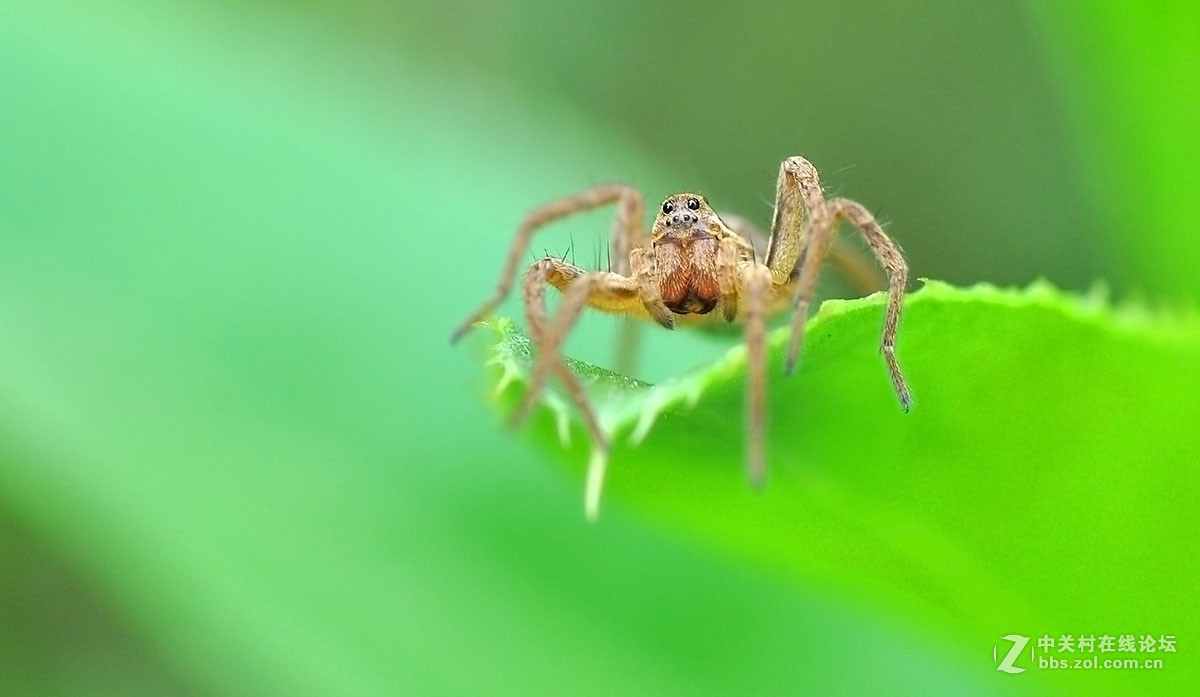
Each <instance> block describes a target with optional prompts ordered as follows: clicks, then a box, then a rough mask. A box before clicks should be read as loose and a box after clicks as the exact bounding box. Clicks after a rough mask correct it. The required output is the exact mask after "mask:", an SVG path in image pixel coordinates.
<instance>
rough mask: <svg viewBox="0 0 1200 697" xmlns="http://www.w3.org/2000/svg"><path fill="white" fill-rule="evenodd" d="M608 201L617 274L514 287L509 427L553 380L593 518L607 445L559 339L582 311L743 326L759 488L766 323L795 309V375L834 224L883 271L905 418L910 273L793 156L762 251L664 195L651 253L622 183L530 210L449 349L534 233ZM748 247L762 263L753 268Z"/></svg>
mask: <svg viewBox="0 0 1200 697" xmlns="http://www.w3.org/2000/svg"><path fill="white" fill-rule="evenodd" d="M612 202H616V203H617V219H616V221H615V225H614V229H613V239H612V247H613V249H612V259H613V271H585V270H583V269H580V268H578V267H576V266H574V265H572V264H568V263H567V262H566V261H565V260H563V259H559V258H555V257H545V258H543V259H539V260H538V261H536V262H534V263H533V265H532V266H530V267H529V270H528V271H526V272H525V279H524V281H523V283H522V288H523V290H524V296H525V316H526V319H527V321H528V323H529V334H530V339H531V340H532V341H533V344H534V346H535V347H536V348H537V358H536V360H535V363H534V368H533V372H532V376H531V378H530V383H529V390H528V392H527V393H526V395H525V399H524V402H523V404H522V405H521V406H520V407H519V408H518V409H517V411H516V412H514V422H516V423H519V422H520V421H522V420H523V419H524V417H525V416H526V415H527V414H528V412H529V410H530V409H531V408H532V405H533V404H534V403H535V400H536V399H537V397H538V395H539V393H540V392H541V390H542V389H544V388H545V386H546V381H547V379H548V377H549V374H550V373H554V375H556V376H557V377H558V378H559V379H560V380H561V381H562V383H563V385H564V386H565V387H566V390H567V394H568V395H569V396H570V398H571V400H572V401H573V402H574V403H575V405H576V406H577V407H578V408H579V410H580V412H581V413H582V414H583V417H584V421H585V422H586V424H587V428H588V430H589V431H590V432H591V436H592V439H593V441H594V444H595V450H594V455H593V458H592V464H591V466H590V468H589V474H588V492H587V496H586V500H587V511H588V514H589V515H592V516H594V515H595V513H596V510H597V507H598V505H599V492H600V486H601V482H602V481H603V476H604V468H605V466H606V461H607V453H608V447H609V445H608V441H607V439H606V437H605V435H604V431H603V429H601V427H600V423H599V421H598V420H597V418H596V415H595V412H594V411H593V409H592V407H591V405H590V404H589V403H588V399H587V395H586V394H585V392H584V389H583V386H582V385H581V384H580V383H579V381H578V379H577V378H576V377H575V375H574V374H572V373H571V371H570V369H568V368H567V366H566V364H565V363H564V362H563V360H562V357H561V355H560V349H561V347H562V344H563V341H564V339H565V337H566V335H567V332H569V331H570V329H571V327H572V325H573V324H574V323H575V321H576V320H577V319H578V317H579V314H580V312H582V310H583V308H584V307H585V306H590V307H592V308H595V309H597V310H601V311H603V312H609V313H613V314H618V315H625V316H628V317H633V318H639V319H652V320H654V321H655V322H658V323H659V324H660V325H662V326H664V327H666V328H667V329H673V328H675V326H676V325H691V326H694V325H701V324H705V323H712V322H720V321H723V322H732V321H734V320H741V321H742V322H743V323H744V324H745V332H746V352H747V365H748V379H747V385H746V387H747V399H746V420H747V425H748V428H749V431H750V433H749V437H748V441H747V465H748V469H749V475H750V479H751V481H752V482H754V483H755V484H759V483H761V482H762V480H763V478H764V476H765V461H766V460H765V458H766V455H765V443H764V434H765V428H766V414H765V413H764V412H765V405H766V366H765V360H766V356H765V343H766V340H765V337H766V331H767V315H768V314H774V313H777V312H781V311H784V310H786V309H787V308H788V307H789V306H791V307H792V308H793V310H792V333H791V341H790V342H789V344H788V350H787V362H786V366H785V371H786V372H787V373H791V372H792V371H793V370H794V369H795V367H796V362H797V360H798V358H799V355H800V346H801V343H802V341H803V339H804V324H805V320H806V319H807V317H808V309H809V303H810V302H811V300H812V294H813V288H814V287H815V285H816V282H817V274H818V272H819V271H820V268H821V264H822V262H823V261H824V260H825V258H826V256H827V255H829V254H830V251H831V243H832V242H833V236H834V232H835V230H836V228H837V225H838V223H839V222H841V221H843V220H845V221H847V222H849V223H850V224H851V225H853V226H854V227H856V228H857V229H858V230H859V232H860V233H862V236H863V238H864V239H865V240H866V242H867V244H868V245H869V246H870V247H871V249H872V250H873V251H874V253H875V256H876V257H877V258H878V259H879V262H880V264H882V265H883V267H884V269H885V270H886V271H887V274H888V305H887V311H886V314H885V316H884V322H883V341H882V345H881V350H882V352H883V356H884V360H885V361H886V362H887V367H888V371H889V372H890V373H891V378H892V385H893V386H894V387H895V390H896V395H897V396H898V397H899V399H900V404H901V406H903V407H904V410H905V411H908V409H909V406H910V405H911V399H910V397H909V393H908V387H907V386H906V385H905V383H904V376H903V375H902V374H901V372H900V366H899V364H898V363H897V362H896V355H895V340H896V326H897V323H898V322H899V320H900V304H901V300H902V299H903V297H904V288H905V283H906V282H907V277H908V265H907V264H906V263H905V262H904V257H903V256H902V255H901V253H900V250H899V249H898V248H897V247H896V245H895V244H894V243H893V242H892V241H891V239H890V238H888V236H887V235H886V234H884V232H883V228H882V227H880V225H879V223H878V222H876V221H875V218H874V217H873V216H872V215H871V213H870V212H869V211H867V209H866V208H864V207H863V206H862V204H859V203H856V202H854V201H850V200H848V199H844V198H835V199H831V200H828V201H827V200H825V197H824V195H823V194H822V193H821V184H820V180H819V179H818V177H817V170H816V168H815V167H813V166H812V164H811V163H810V162H809V161H808V160H806V159H804V158H803V157H799V156H796V157H789V158H788V159H786V160H784V161H783V164H782V165H781V166H780V168H779V179H778V182H777V184H776V197H775V214H774V216H773V219H772V221H771V236H770V239H769V240H766V241H765V242H764V239H763V235H762V233H761V232H759V231H757V230H755V229H754V228H753V226H751V225H749V224H747V223H746V222H745V221H743V220H741V219H740V218H736V217H735V216H726V217H727V218H728V219H729V221H730V222H732V223H733V227H730V226H729V225H727V224H726V223H725V222H724V221H722V219H721V217H720V216H718V215H717V213H716V212H715V211H713V209H712V208H710V207H709V205H708V201H706V200H705V199H704V197H703V196H701V195H699V194H692V193H682V194H675V195H673V196H669V197H667V199H666V200H665V201H663V204H662V208H661V210H660V212H659V214H658V216H657V217H656V218H655V220H654V227H653V228H652V229H651V230H650V240H649V244H647V240H646V236H645V233H644V231H643V228H642V215H643V204H642V195H641V194H640V193H639V192H638V191H637V190H635V189H633V188H631V187H628V186H624V185H621V184H605V185H601V186H596V187H593V188H591V189H588V190H586V191H583V192H580V193H578V194H575V195H574V196H568V197H566V198H562V199H559V200H557V201H554V202H552V203H549V204H546V205H544V206H542V207H540V208H537V209H534V210H533V211H532V212H530V213H529V214H528V215H527V216H526V217H525V219H524V220H523V221H522V223H521V226H520V227H519V228H518V230H517V234H516V239H515V240H514V241H513V244H512V247H511V248H510V249H509V252H508V259H507V261H506V262H505V264H504V270H503V271H501V273H500V281H499V283H497V286H496V292H495V293H494V294H493V295H492V297H491V298H490V299H489V300H487V302H485V303H483V305H482V306H481V307H480V308H479V309H478V310H476V311H475V312H474V313H472V314H471V316H470V317H468V318H467V319H466V321H464V322H463V323H462V324H461V325H460V326H459V327H458V329H456V330H455V332H454V334H453V336H452V339H451V340H452V341H457V340H458V339H459V338H460V337H461V336H462V335H463V334H465V333H466V332H467V331H468V330H469V329H470V328H471V327H472V326H473V325H474V324H475V323H476V322H478V321H479V320H481V319H483V318H484V317H486V316H487V315H488V313H490V312H491V311H492V310H493V309H494V308H495V307H496V305H498V304H499V303H500V302H501V301H502V300H503V299H504V298H505V297H506V296H507V295H508V292H509V291H510V290H511V288H512V284H513V279H514V277H515V275H516V271H517V264H518V262H519V260H520V258H521V255H522V254H523V253H524V250H525V249H526V248H527V247H528V246H529V240H530V238H531V237H532V235H533V232H534V231H535V230H536V229H537V228H539V227H541V226H543V225H545V224H547V223H550V222H552V221H554V220H557V219H559V218H562V217H564V216H567V215H570V214H572V213H578V212H581V211H585V210H589V209H592V208H595V207H597V206H601V205H604V204H607V203H612ZM734 228H736V229H737V230H736V231H735V229H734ZM756 248H757V249H758V254H759V255H763V256H764V261H761V262H760V261H758V258H757V256H756V253H755V250H756ZM833 250H834V253H833V255H832V257H833V259H834V261H835V262H838V263H839V265H840V266H842V267H843V268H844V269H846V270H848V271H850V274H851V275H852V276H854V275H856V276H858V277H859V278H860V279H861V278H862V277H863V270H862V266H861V264H857V265H856V264H855V262H854V261H853V260H852V259H849V258H847V257H846V256H845V255H844V253H839V252H838V251H837V248H836V247H834V248H833ZM866 273H867V274H868V275H869V274H870V272H869V271H868V272H866ZM860 282H861V281H860ZM547 284H549V285H552V286H554V287H555V288H557V289H558V290H559V291H561V292H562V293H563V296H564V297H563V302H562V304H561V305H560V307H559V308H558V311H557V312H556V313H555V314H554V316H553V317H552V318H547V316H546V285H547Z"/></svg>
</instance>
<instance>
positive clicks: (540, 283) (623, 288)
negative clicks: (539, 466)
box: [511, 257, 661, 518]
mask: <svg viewBox="0 0 1200 697" xmlns="http://www.w3.org/2000/svg"><path fill="white" fill-rule="evenodd" d="M547 285H554V286H556V287H558V288H560V289H561V290H562V291H563V301H562V304H561V305H560V306H559V308H558V311H557V312H556V313H555V314H554V316H553V318H551V319H550V320H549V321H547V318H546V315H547V313H546V286H547ZM522 287H523V290H524V295H525V318H526V321H527V322H528V324H529V336H530V339H531V341H532V342H533V345H534V347H535V349H536V356H535V357H534V364H533V370H532V371H531V373H530V378H529V387H528V389H527V391H526V393H525V397H524V399H523V401H522V402H521V404H520V405H519V406H518V407H517V409H516V410H515V411H514V412H513V414H512V417H511V423H512V424H513V425H514V426H515V425H519V424H520V423H521V422H522V421H524V420H525V418H526V417H528V415H529V413H530V411H531V410H532V409H533V406H534V405H535V404H536V403H537V399H538V397H539V396H540V395H541V392H542V390H544V389H545V388H546V382H547V380H548V379H549V376H550V373H553V374H554V375H556V376H557V377H558V379H559V380H561V381H562V383H563V386H564V387H565V388H566V391H567V395H568V396H569V397H570V398H571V401H572V402H574V404H575V406H576V407H578V408H579V412H580V413H581V414H582V415H583V420H584V423H585V424H586V426H587V429H588V432H589V433H590V434H591V437H592V442H593V444H594V450H593V453H592V457H591V461H590V462H589V465H588V475H587V486H586V489H585V498H584V508H585V511H586V513H587V515H588V517H589V518H595V517H596V515H597V513H598V512H599V508H600V491H601V489H602V487H603V483H604V473H605V469H606V468H607V465H608V448H609V444H608V438H607V437H606V436H605V434H604V429H603V427H602V426H601V425H600V420H599V419H598V418H597V417H596V412H595V410H594V409H593V408H592V405H591V402H589V401H588V398H587V393H586V391H585V390H584V388H583V385H582V384H581V383H580V382H579V378H577V377H576V376H575V374H574V373H572V372H571V369H570V368H569V367H568V366H567V364H566V363H565V362H564V361H563V358H562V353H561V352H562V345H563V342H564V341H565V340H566V336H567V334H568V333H569V332H570V331H571V328H572V327H573V326H574V325H575V322H576V320H578V319H579V315H580V314H581V313H582V312H583V308H584V307H586V306H587V305H588V304H589V303H595V304H597V305H599V306H600V307H605V308H610V309H619V308H624V309H625V310H628V309H629V306H630V304H631V303H634V302H638V301H637V297H638V292H637V284H636V282H635V281H634V280H633V279H631V278H628V277H625V276H622V275H620V274H616V273H611V272H603V271H586V272H585V271H583V270H582V269H579V268H577V267H575V266H572V265H571V264H567V263H566V262H564V261H562V260H561V259H555V258H553V257H547V258H544V259H540V260H538V261H536V262H534V264H533V265H532V266H530V267H529V270H528V271H527V272H526V273H525V279H524V282H523V284H522ZM660 304H661V301H660Z"/></svg>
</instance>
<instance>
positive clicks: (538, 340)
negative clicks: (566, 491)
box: [510, 258, 608, 451]
mask: <svg viewBox="0 0 1200 697" xmlns="http://www.w3.org/2000/svg"><path fill="white" fill-rule="evenodd" d="M556 262H557V263H556ZM559 263H561V262H559V260H557V259H553V258H545V259H539V260H538V261H536V262H534V263H533V265H532V266H530V267H529V270H528V271H526V272H525V279H524V281H523V282H522V290H523V291H524V296H525V321H526V322H527V324H528V326H529V338H530V341H532V342H533V345H534V347H535V348H536V349H537V355H535V356H534V368H533V371H532V373H531V375H530V380H529V387H528V389H527V390H526V393H525V398H524V400H523V401H522V402H521V404H520V405H519V406H518V407H517V409H516V411H514V412H513V413H512V416H511V417H510V418H511V423H512V424H513V425H514V426H515V425H519V424H520V423H521V422H523V421H524V420H525V419H526V418H527V417H528V416H529V412H530V411H531V410H532V408H533V405H534V404H536V403H537V396H538V394H539V393H540V392H541V391H542V388H543V387H545V384H546V372H547V371H552V372H553V373H554V374H555V375H556V376H557V377H558V378H559V379H560V380H562V382H563V386H564V387H565V388H566V390H567V394H568V395H569V396H570V398H571V401H573V402H574V403H575V406H577V407H578V408H579V411H580V413H581V414H582V415H583V420H584V423H585V424H586V425H587V428H588V431H589V432H590V433H591V435H592V440H593V442H594V443H595V444H596V447H597V448H599V449H601V450H604V451H607V450H608V442H607V440H606V439H605V437H604V431H603V430H602V429H601V428H600V422H599V420H598V419H597V418H596V413H595V411H593V409H592V405H591V403H590V402H588V400H587V394H586V392H585V391H584V389H583V385H581V384H580V383H579V379H578V378H576V377H575V374H574V373H572V372H571V370H570V369H569V368H567V366H566V364H565V363H563V362H562V359H561V358H560V357H559V356H558V353H557V351H558V349H557V347H558V346H559V345H561V343H562V342H561V337H559V338H558V339H557V340H554V339H553V338H552V336H553V332H555V331H556V327H557V325H555V324H553V322H548V321H547V319H546V286H547V285H549V279H550V277H551V276H552V275H553V274H556V273H561V272H560V270H559V269H558V264H559ZM589 275H590V274H583V275H581V276H578V277H577V278H576V281H581V280H582V279H586V278H588V277H589ZM586 285H587V283H586V282H584V283H583V284H582V285H581V286H580V287H584V286H586ZM569 287H570V288H575V287H576V282H572V284H571V285H570V286H569ZM575 295H576V296H577V295H578V293H576V294H575ZM584 300H586V298H585V299H584ZM576 302H577V300H576ZM565 307H566V302H565V301H564V303H563V307H560V308H559V314H561V313H562V310H563V309H564V308H565ZM555 317H556V318H557V317H558V315H555Z"/></svg>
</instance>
